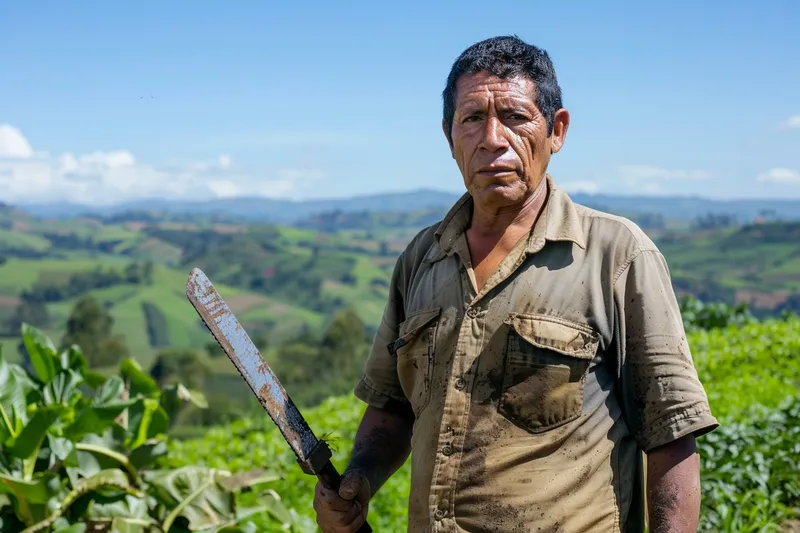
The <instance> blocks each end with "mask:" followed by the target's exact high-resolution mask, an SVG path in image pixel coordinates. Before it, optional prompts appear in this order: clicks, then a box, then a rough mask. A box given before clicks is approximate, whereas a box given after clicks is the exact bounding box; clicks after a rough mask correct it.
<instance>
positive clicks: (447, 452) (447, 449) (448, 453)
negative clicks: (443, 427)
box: [442, 444, 453, 457]
mask: <svg viewBox="0 0 800 533" xmlns="http://www.w3.org/2000/svg"><path fill="white" fill-rule="evenodd" d="M442 453H443V454H444V455H446V456H447V457H450V456H451V455H453V448H452V447H450V445H449V444H447V445H446V446H445V447H444V448H442Z"/></svg>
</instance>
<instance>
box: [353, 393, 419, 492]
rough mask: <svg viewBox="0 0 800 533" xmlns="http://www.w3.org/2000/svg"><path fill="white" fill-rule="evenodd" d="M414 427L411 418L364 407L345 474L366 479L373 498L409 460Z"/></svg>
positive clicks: (399, 413) (397, 412) (404, 414)
mask: <svg viewBox="0 0 800 533" xmlns="http://www.w3.org/2000/svg"><path fill="white" fill-rule="evenodd" d="M413 425H414V419H413V416H409V414H406V413H402V412H400V411H393V410H384V409H378V408H375V407H367V409H366V411H365V412H364V417H363V418H362V419H361V424H360V425H359V427H358V431H357V432H356V438H355V443H354V445H353V453H352V455H351V458H350V464H349V465H348V466H347V469H346V471H352V470H358V471H360V472H361V473H362V474H363V475H364V476H366V477H367V479H368V480H369V483H370V489H371V491H372V495H373V496H374V495H375V493H376V492H378V489H379V488H380V487H381V486H383V484H384V483H385V482H386V480H387V479H389V477H391V475H392V474H394V473H395V472H396V471H397V469H398V468H400V467H401V466H403V463H404V462H405V461H406V459H407V458H408V454H409V453H410V451H411V430H412V428H413Z"/></svg>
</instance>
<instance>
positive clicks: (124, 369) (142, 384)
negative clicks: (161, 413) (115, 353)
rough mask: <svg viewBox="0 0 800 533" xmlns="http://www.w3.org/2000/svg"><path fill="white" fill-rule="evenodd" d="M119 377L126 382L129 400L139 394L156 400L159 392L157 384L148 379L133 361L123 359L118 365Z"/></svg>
mask: <svg viewBox="0 0 800 533" xmlns="http://www.w3.org/2000/svg"><path fill="white" fill-rule="evenodd" d="M120 375H121V376H122V377H123V378H124V379H125V380H127V381H128V388H129V391H130V396H131V398H135V397H137V396H139V395H140V394H141V395H142V396H145V397H147V398H156V397H158V396H159V394H160V393H161V391H160V390H159V388H158V383H156V381H155V380H154V379H153V378H152V377H150V376H149V375H148V374H147V372H145V371H144V370H142V367H141V366H140V365H139V363H137V362H136V360H135V359H125V360H124V361H122V363H121V364H120Z"/></svg>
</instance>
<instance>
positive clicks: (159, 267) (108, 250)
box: [0, 210, 800, 365]
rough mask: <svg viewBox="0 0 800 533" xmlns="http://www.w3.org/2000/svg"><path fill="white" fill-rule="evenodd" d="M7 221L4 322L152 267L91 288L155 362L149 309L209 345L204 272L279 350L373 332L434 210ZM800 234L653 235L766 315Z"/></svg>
mask: <svg viewBox="0 0 800 533" xmlns="http://www.w3.org/2000/svg"><path fill="white" fill-rule="evenodd" d="M3 216H4V217H5V220H10V221H11V223H10V227H9V228H6V229H0V259H2V262H0V321H4V320H8V319H9V318H10V317H11V316H12V315H13V314H14V312H15V310H16V307H17V306H18V305H19V297H20V294H21V293H22V292H23V291H29V290H31V289H32V288H33V287H35V286H37V285H41V284H42V283H50V284H59V283H60V284H68V283H69V282H70V279H71V277H72V276H73V275H75V274H80V273H84V274H85V273H88V272H91V271H93V270H94V269H95V268H97V267H102V268H104V269H116V270H118V271H124V269H125V268H126V267H127V266H128V265H129V264H131V263H132V262H145V261H150V262H152V263H153V264H154V270H153V280H152V284H141V283H128V284H125V283H123V284H116V285H114V286H111V287H106V288H99V289H92V290H89V293H90V294H92V295H93V296H95V297H96V298H97V299H98V300H99V301H101V302H103V303H104V305H106V306H107V307H108V309H109V312H110V313H111V315H112V316H113V318H114V320H115V332H116V333H119V334H121V335H123V336H124V339H125V342H126V344H127V346H128V348H129V350H130V352H131V353H132V354H133V355H135V357H137V358H138V359H139V360H140V361H142V363H143V364H145V365H148V364H149V363H150V362H151V361H152V360H153V358H154V357H155V355H156V354H157V352H158V350H157V349H156V348H154V347H153V346H151V345H150V341H149V338H148V335H147V324H146V320H145V315H144V312H143V311H142V304H143V303H144V302H149V303H150V304H153V305H155V306H156V307H157V308H158V309H159V310H160V311H161V313H162V314H163V315H164V317H165V319H166V321H167V324H168V338H169V343H170V346H173V347H177V348H193V349H197V350H202V349H203V346H204V344H205V343H206V342H208V340H209V338H208V334H207V332H205V331H204V330H203V328H202V327H201V326H200V325H199V321H198V319H197V317H196V316H195V313H194V310H193V309H192V308H191V306H190V305H189V304H188V302H187V301H186V298H185V296H184V284H185V281H186V277H187V276H188V273H189V271H190V270H191V268H192V267H194V266H199V267H201V268H203V269H204V270H205V271H206V273H207V274H208V275H209V277H210V278H211V279H212V281H214V283H215V285H217V286H218V287H220V290H221V292H222V293H223V296H225V297H226V298H232V299H233V300H232V302H233V305H232V307H234V309H235V311H236V313H237V316H238V317H239V318H240V320H241V321H242V322H243V323H245V324H246V326H247V328H248V331H264V332H266V333H267V334H268V336H269V338H270V341H271V342H270V345H271V346H272V347H273V348H274V347H275V346H277V345H279V344H281V343H283V342H284V341H287V340H290V339H292V338H294V337H296V336H298V335H304V334H305V333H304V332H307V331H309V330H310V331H315V332H321V331H322V330H323V329H324V328H325V325H326V324H327V322H328V320H329V319H330V317H331V315H332V314H333V313H334V312H335V311H336V310H337V309H341V308H342V307H344V306H347V305H351V306H353V307H354V309H355V310H356V312H357V313H358V315H359V317H360V318H361V320H362V321H363V322H365V324H366V325H367V326H368V327H370V328H374V327H375V326H376V325H377V323H378V321H379V320H380V316H381V314H382V312H383V307H384V304H385V295H386V293H387V288H388V281H389V277H390V275H391V271H392V268H393V266H394V261H395V258H396V257H397V255H398V254H399V253H400V251H401V250H402V249H403V246H404V245H405V243H406V242H407V241H408V239H410V238H411V237H412V236H413V235H414V234H415V233H416V232H417V231H418V230H419V229H420V228H419V227H415V226H414V225H413V220H425V221H427V222H430V220H429V219H430V218H431V215H430V213H428V212H422V213H418V214H416V215H413V216H411V218H409V219H408V220H405V221H404V220H403V219H402V217H399V216H398V215H396V214H380V213H377V214H365V215H363V216H361V215H359V216H358V217H350V218H348V217H346V216H345V217H344V218H342V217H339V218H335V217H334V218H331V219H330V220H328V219H325V217H322V219H321V220H323V222H324V223H325V224H334V225H335V224H338V223H343V222H342V221H344V222H346V223H351V224H357V225H358V227H353V228H350V229H347V228H343V229H338V230H335V231H332V230H330V229H329V228H328V227H327V226H325V227H322V226H321V227H317V228H315V227H277V226H271V225H251V226H237V225H232V224H228V225H224V224H214V223H209V222H206V221H203V220H202V219H199V218H198V221H197V222H191V221H183V222H180V223H177V222H170V221H166V220H165V221H162V222H159V221H157V220H156V221H153V220H148V221H136V220H131V221H126V222H115V223H104V222H103V221H102V220H98V219H82V218H81V219H71V220H59V221H52V220H39V219H34V218H32V217H29V216H26V215H21V214H20V213H19V212H15V211H8V210H6V212H4V213H3ZM415 216H416V217H418V218H417V219H415V218H414V217H415ZM323 222H320V224H322V223H323ZM798 228H800V224H798V223H774V224H766V225H760V226H759V225H756V226H748V227H741V228H733V227H731V228H722V229H718V230H706V231H702V232H700V231H693V230H691V229H690V228H685V229H684V230H675V229H674V225H673V226H672V229H671V228H670V226H668V227H667V228H666V229H661V230H657V231H654V232H653V238H654V239H655V240H656V242H657V244H658V245H659V247H660V248H661V249H662V251H663V252H664V254H665V256H666V257H667V260H668V262H669V265H670V270H671V273H672V276H673V281H674V284H675V287H676V290H677V292H678V293H679V294H681V295H684V294H696V295H699V296H701V297H702V298H703V299H707V300H713V301H726V302H728V303H733V302H735V301H741V300H744V301H748V302H750V303H751V304H752V305H753V308H754V310H755V311H756V312H757V313H760V314H761V315H764V314H769V313H777V312H780V310H781V309H782V307H781V306H783V307H787V306H790V307H791V305H796V304H793V303H792V300H791V299H790V297H791V295H792V294H794V293H800V248H798V245H797V243H798V242H800V230H799V229H798ZM79 296H80V295H79V294H74V295H71V296H69V297H66V298H61V299H58V300H57V301H52V302H50V303H47V312H48V315H49V318H50V321H49V323H48V324H46V325H41V324H34V325H37V326H42V327H43V329H44V330H45V331H47V332H48V334H50V335H52V336H53V337H54V338H56V339H60V337H61V335H62V334H63V332H64V328H65V324H66V320H67V318H68V317H69V314H70V312H71V309H72V307H73V306H74V305H75V303H76V301H77V300H78V298H79ZM795 300H797V298H796V299H795ZM13 333H14V332H7V333H6V338H5V339H0V342H3V344H4V346H5V349H6V353H12V352H10V351H9V346H16V343H15V342H14V341H13V340H11V339H10V338H8V337H9V336H10V335H13Z"/></svg>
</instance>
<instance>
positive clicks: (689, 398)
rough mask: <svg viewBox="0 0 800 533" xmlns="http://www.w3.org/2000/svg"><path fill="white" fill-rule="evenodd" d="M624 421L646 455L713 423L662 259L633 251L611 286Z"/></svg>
mask: <svg viewBox="0 0 800 533" xmlns="http://www.w3.org/2000/svg"><path fill="white" fill-rule="evenodd" d="M614 289H615V300H616V306H617V314H618V316H617V319H618V324H619V328H620V332H619V337H620V344H621V350H620V356H621V358H620V359H621V366H620V377H621V380H622V382H623V388H622V390H623V403H624V406H625V411H626V420H627V422H628V425H629V427H630V429H631V431H632V433H633V435H634V438H635V439H636V441H637V442H638V444H639V446H640V447H641V448H642V449H643V450H644V451H645V452H648V451H650V450H652V449H654V448H657V447H658V446H662V445H664V444H667V443H669V442H672V441H674V440H676V439H679V438H681V437H683V436H686V435H689V434H694V435H695V436H699V435H702V434H705V433H707V432H709V431H712V430H713V429H715V428H716V427H718V426H719V423H718V422H717V420H716V419H715V418H714V416H713V415H712V414H711V408H710V406H709V404H708V397H707V395H706V392H705V390H704V388H703V385H702V383H700V380H699V378H698V376H697V371H696V369H695V367H694V363H693V361H692V356H691V351H690V349H689V344H688V342H687V340H686V334H685V331H684V328H683V320H682V318H681V314H680V308H679V306H678V302H677V299H676V297H675V294H674V292H673V289H672V283H671V280H670V275H669V270H668V267H667V263H666V260H665V259H664V257H663V255H662V254H661V253H660V252H659V251H658V250H642V251H639V252H637V253H636V254H635V255H634V256H633V257H632V258H631V259H630V261H629V262H628V263H627V266H626V268H625V269H624V270H623V271H622V272H621V274H620V275H619V277H618V278H617V280H616V281H615V283H614Z"/></svg>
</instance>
